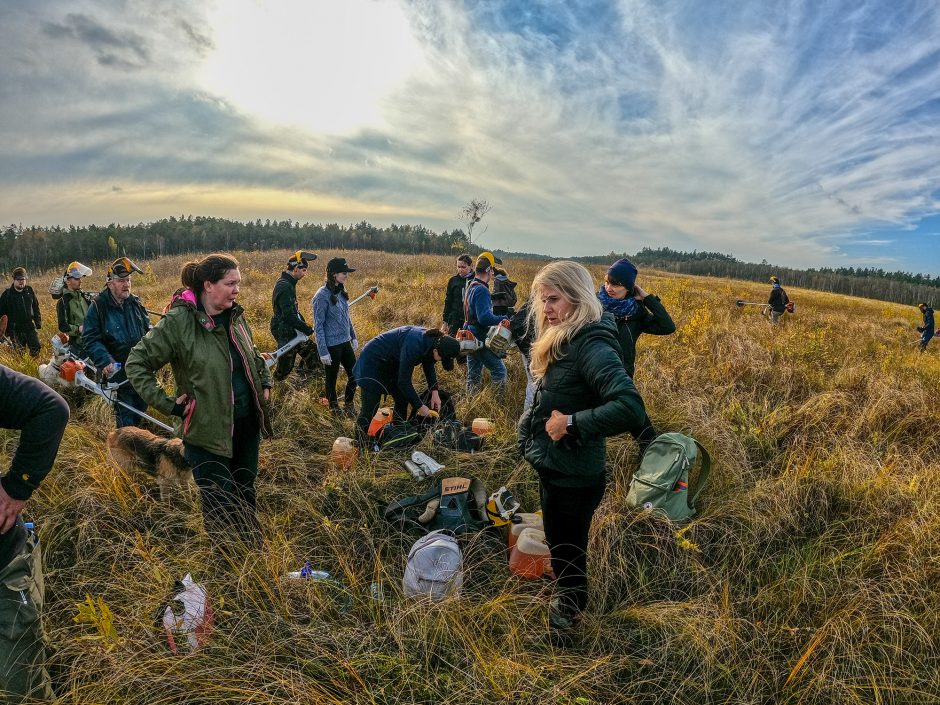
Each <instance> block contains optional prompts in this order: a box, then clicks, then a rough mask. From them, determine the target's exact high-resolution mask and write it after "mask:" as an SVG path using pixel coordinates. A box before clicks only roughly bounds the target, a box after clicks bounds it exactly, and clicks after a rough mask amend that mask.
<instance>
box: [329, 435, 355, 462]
mask: <svg viewBox="0 0 940 705" xmlns="http://www.w3.org/2000/svg"><path fill="white" fill-rule="evenodd" d="M357 457H359V450H358V449H357V448H356V444H355V443H354V442H353V439H352V438H346V437H345V436H340V437H339V438H337V439H336V440H335V441H333V447H332V448H331V449H330V462H331V463H333V465H334V466H336V467H337V468H340V469H342V470H345V469H347V468H351V467H352V466H353V465H355V464H356V458H357Z"/></svg>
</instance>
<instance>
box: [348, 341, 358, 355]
mask: <svg viewBox="0 0 940 705" xmlns="http://www.w3.org/2000/svg"><path fill="white" fill-rule="evenodd" d="M349 344H350V345H352V349H353V352H356V350H358V349H359V341H358V340H356V339H355V338H353V339H352V340H350V341H349Z"/></svg>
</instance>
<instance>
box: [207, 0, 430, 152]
mask: <svg viewBox="0 0 940 705" xmlns="http://www.w3.org/2000/svg"><path fill="white" fill-rule="evenodd" d="M210 27H211V30H212V38H213V42H214V45H215V46H214V50H213V52H212V54H211V55H210V56H209V57H207V59H206V62H205V64H204V65H203V67H202V70H201V72H200V76H199V80H200V84H201V85H202V86H203V88H204V89H205V90H206V91H207V92H209V93H211V94H213V95H216V96H218V97H220V98H222V99H224V100H226V101H228V102H229V103H231V104H232V105H233V106H234V107H235V108H237V109H238V110H241V111H244V112H246V113H248V114H251V115H254V116H256V117H259V118H261V119H263V120H266V121H270V122H272V123H277V124H289V125H295V126H298V127H301V128H303V129H306V130H309V131H312V132H326V133H333V134H337V133H348V132H351V131H353V130H356V129H357V128H361V127H364V126H367V125H378V124H380V123H381V103H382V100H383V99H384V98H385V97H386V96H388V94H389V93H390V92H391V91H392V90H394V89H395V87H396V86H398V85H399V84H400V83H401V82H402V81H403V80H404V79H406V78H407V76H408V75H409V74H410V73H411V72H412V71H413V70H414V69H415V68H416V67H417V66H418V64H419V63H420V62H421V58H422V55H421V49H420V46H419V45H418V42H417V40H416V39H415V37H414V36H413V34H412V32H411V27H410V26H409V23H408V19H407V18H406V17H405V14H404V12H403V11H402V8H401V7H400V6H399V5H398V4H397V3H396V2H393V1H390V0H342V2H330V1H324V0H226V2H224V3H220V4H219V6H217V7H216V8H215V9H214V10H213V12H212V13H211V14H210Z"/></svg>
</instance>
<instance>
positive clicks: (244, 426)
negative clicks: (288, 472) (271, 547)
mask: <svg viewBox="0 0 940 705" xmlns="http://www.w3.org/2000/svg"><path fill="white" fill-rule="evenodd" d="M232 442H233V448H232V457H231V458H226V457H224V456H221V455H216V454H215V453H210V452H209V451H207V450H205V449H204V448H199V447H198V446H194V445H190V444H188V443H184V444H183V457H184V458H186V462H187V463H189V465H190V466H191V467H192V469H193V478H194V479H195V480H196V486H197V487H199V494H200V497H201V499H202V521H203V524H204V525H205V527H206V533H207V534H208V535H209V538H210V539H211V540H212V542H213V543H215V544H217V545H220V546H225V545H227V544H229V543H230V542H232V541H233V540H236V541H241V542H243V543H246V544H254V543H257V542H258V541H259V540H260V538H261V528H260V525H259V524H258V518H257V516H256V514H255V504H256V495H255V478H256V477H257V476H258V452H259V450H260V447H261V431H260V430H259V428H258V423H257V421H256V420H255V418H254V417H253V416H247V417H245V418H243V419H236V420H235V428H234V432H233V434H232Z"/></svg>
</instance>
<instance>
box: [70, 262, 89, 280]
mask: <svg viewBox="0 0 940 705" xmlns="http://www.w3.org/2000/svg"><path fill="white" fill-rule="evenodd" d="M65 276H66V277H69V278H71V279H81V278H82V277H88V276H91V267H86V266H85V265H84V264H82V263H81V262H72V263H71V264H70V265H69V266H68V268H67V269H66V270H65Z"/></svg>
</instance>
